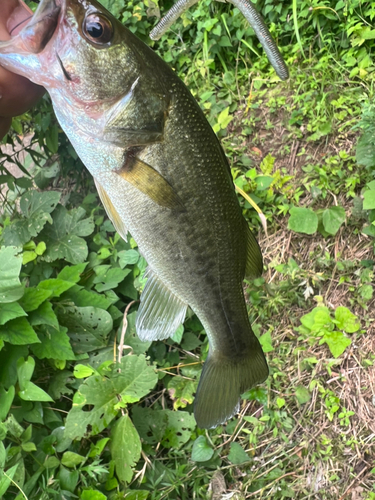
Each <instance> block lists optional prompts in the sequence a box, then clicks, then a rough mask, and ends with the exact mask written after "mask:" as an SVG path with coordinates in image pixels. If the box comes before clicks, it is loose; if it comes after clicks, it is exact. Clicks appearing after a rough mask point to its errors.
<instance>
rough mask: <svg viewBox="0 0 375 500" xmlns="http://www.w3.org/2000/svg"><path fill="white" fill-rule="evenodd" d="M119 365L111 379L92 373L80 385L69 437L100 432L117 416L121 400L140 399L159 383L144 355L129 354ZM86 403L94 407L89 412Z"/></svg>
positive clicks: (72, 412) (67, 424)
mask: <svg viewBox="0 0 375 500" xmlns="http://www.w3.org/2000/svg"><path fill="white" fill-rule="evenodd" d="M120 367H121V372H120V373H119V372H118V371H117V367H116V368H113V371H112V374H111V377H110V378H107V377H101V376H99V375H93V376H91V377H89V378H88V379H86V380H85V382H84V383H83V384H81V385H80V387H79V389H78V391H77V392H76V394H75V396H74V399H73V408H72V409H71V410H70V412H69V414H68V417H67V420H66V435H67V436H68V437H70V438H71V439H80V438H82V437H83V436H84V435H85V433H89V434H90V435H95V434H98V433H99V432H101V431H102V430H103V429H104V428H105V427H107V426H108V424H109V422H111V420H113V418H114V417H115V416H116V415H117V412H118V404H119V401H121V402H122V403H132V402H135V401H139V399H140V398H141V397H143V396H145V395H146V394H148V393H149V392H150V390H151V389H152V388H153V387H154V385H155V384H156V381H157V375H156V373H155V371H154V369H153V368H152V367H151V366H148V365H147V363H146V359H145V357H144V356H126V357H124V358H123V359H122V362H121V365H120ZM87 405H91V406H92V407H91V408H90V410H89V411H87V410H86V411H85V408H87Z"/></svg>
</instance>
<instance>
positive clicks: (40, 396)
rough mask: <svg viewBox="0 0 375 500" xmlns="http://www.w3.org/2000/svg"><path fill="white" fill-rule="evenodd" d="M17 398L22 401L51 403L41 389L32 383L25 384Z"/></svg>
mask: <svg viewBox="0 0 375 500" xmlns="http://www.w3.org/2000/svg"><path fill="white" fill-rule="evenodd" d="M18 396H19V397H20V398H21V399H23V400H24V401H53V399H52V398H51V397H50V396H49V395H48V394H47V393H46V392H45V391H43V389H41V388H40V387H38V386H37V385H35V384H33V383H32V382H26V383H25V388H24V389H23V390H22V391H19V392H18Z"/></svg>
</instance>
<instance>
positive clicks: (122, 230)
mask: <svg viewBox="0 0 375 500" xmlns="http://www.w3.org/2000/svg"><path fill="white" fill-rule="evenodd" d="M94 181H95V186H96V189H97V190H98V193H99V197H100V199H101V202H102V203H103V206H104V208H105V211H106V212H107V214H108V217H109V218H110V219H111V221H112V224H113V225H114V226H115V229H116V231H117V232H118V234H119V235H120V236H121V238H123V239H124V240H125V241H127V237H126V235H127V233H128V230H127V229H126V227H125V225H124V223H123V221H122V219H121V217H120V216H119V214H118V212H117V210H116V209H115V207H114V206H113V203H112V202H111V200H110V198H109V196H108V194H107V192H106V191H105V189H104V188H103V187H102V185H101V184H99V182H98V181H97V180H96V179H95V178H94Z"/></svg>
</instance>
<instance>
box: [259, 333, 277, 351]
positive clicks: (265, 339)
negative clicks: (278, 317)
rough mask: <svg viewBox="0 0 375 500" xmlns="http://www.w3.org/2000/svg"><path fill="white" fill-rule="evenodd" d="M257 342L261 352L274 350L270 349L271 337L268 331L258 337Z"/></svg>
mask: <svg viewBox="0 0 375 500" xmlns="http://www.w3.org/2000/svg"><path fill="white" fill-rule="evenodd" d="M259 342H260V345H261V346H262V349H263V352H271V351H273V350H274V349H273V347H272V337H271V331H270V330H268V331H267V332H266V333H264V334H263V335H262V336H260V337H259Z"/></svg>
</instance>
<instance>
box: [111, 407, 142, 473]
mask: <svg viewBox="0 0 375 500" xmlns="http://www.w3.org/2000/svg"><path fill="white" fill-rule="evenodd" d="M110 447H111V454H112V458H113V460H114V461H115V464H116V473H117V476H118V477H119V479H120V480H121V481H123V482H126V483H129V482H130V481H131V479H132V477H133V470H132V467H134V466H135V465H136V464H137V462H138V460H139V459H140V457H141V451H142V444H141V440H140V438H139V435H138V432H137V430H136V428H135V427H134V425H133V423H132V421H131V420H130V417H129V415H124V416H122V417H120V419H119V420H118V421H117V422H116V423H115V425H114V426H113V427H112V432H111V443H110Z"/></svg>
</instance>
